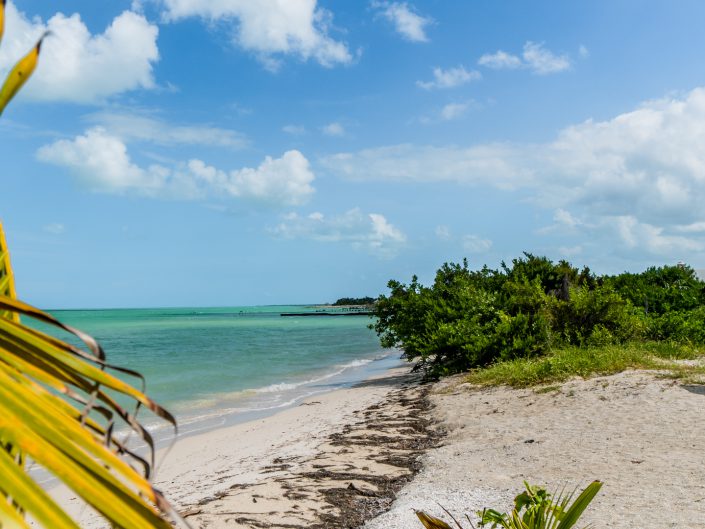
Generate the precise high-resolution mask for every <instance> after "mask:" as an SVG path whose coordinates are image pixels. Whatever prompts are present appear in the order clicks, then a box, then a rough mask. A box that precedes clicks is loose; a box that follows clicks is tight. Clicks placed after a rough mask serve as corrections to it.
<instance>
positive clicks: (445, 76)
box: [416, 66, 482, 90]
mask: <svg viewBox="0 0 705 529" xmlns="http://www.w3.org/2000/svg"><path fill="white" fill-rule="evenodd" d="M481 78H482V75H481V74H480V72H477V71H475V70H472V71H468V70H466V69H465V68H464V67H463V66H458V67H456V68H448V69H447V70H444V69H443V68H434V69H433V80H432V81H416V85H417V86H419V87H420V88H423V89H424V90H433V89H434V88H455V87H456V86H460V85H464V84H467V83H469V82H471V81H476V80H478V79H481Z"/></svg>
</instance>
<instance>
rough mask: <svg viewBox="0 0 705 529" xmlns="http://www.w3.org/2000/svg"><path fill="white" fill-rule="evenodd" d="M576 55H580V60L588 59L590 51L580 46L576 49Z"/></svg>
mask: <svg viewBox="0 0 705 529" xmlns="http://www.w3.org/2000/svg"><path fill="white" fill-rule="evenodd" d="M578 55H580V57H581V58H582V59H587V58H588V57H590V50H589V49H587V47H586V46H583V45H582V44H581V45H580V48H578Z"/></svg>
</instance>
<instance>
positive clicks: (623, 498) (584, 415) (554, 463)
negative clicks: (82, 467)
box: [74, 369, 705, 529]
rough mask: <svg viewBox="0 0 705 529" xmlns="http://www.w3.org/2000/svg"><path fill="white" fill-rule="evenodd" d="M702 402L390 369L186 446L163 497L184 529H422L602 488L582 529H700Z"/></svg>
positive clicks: (648, 384) (165, 478)
mask: <svg viewBox="0 0 705 529" xmlns="http://www.w3.org/2000/svg"><path fill="white" fill-rule="evenodd" d="M704 404H705V390H704V389H703V388H702V387H688V386H681V385H680V384H678V383H675V382H673V381H669V380H666V379H659V378H656V377H655V375H654V374H649V373H640V372H628V373H623V374H620V375H616V376H610V377H602V378H596V379H592V380H588V381H583V380H575V381H571V382H568V383H566V384H564V385H562V386H559V387H555V388H548V391H543V392H541V391H534V390H512V389H508V388H491V389H478V388H475V387H472V386H469V385H467V384H463V383H462V378H460V377H455V378H451V379H447V380H444V381H442V382H439V383H437V384H435V385H425V386H420V385H419V384H418V379H417V378H416V377H415V376H413V375H410V374H409V373H408V370H407V369H398V370H395V371H393V372H390V373H388V374H387V375H386V376H383V377H381V378H378V379H375V380H370V381H368V382H366V383H363V384H361V385H360V386H358V387H355V388H350V389H345V390H339V391H334V392H331V393H328V394H324V395H320V396H317V397H315V398H313V399H310V400H308V401H306V402H304V403H303V404H301V405H300V406H298V407H296V408H292V409H289V410H286V411H283V412H281V413H279V414H277V415H274V416H271V417H267V418H264V419H261V420H258V421H253V422H249V423H245V424H241V425H237V426H232V427H229V428H224V429H219V430H215V431H212V432H207V433H204V434H199V435H195V436H192V437H187V438H184V439H182V440H180V441H179V443H178V444H177V446H176V448H175V449H174V450H173V451H172V452H171V453H170V454H169V457H168V458H167V460H166V463H165V464H164V465H163V467H162V468H161V470H160V474H159V476H158V479H157V486H158V487H160V488H161V489H162V490H163V491H165V492H166V493H167V495H168V496H169V498H170V499H171V500H172V501H173V502H174V503H175V504H176V505H177V506H178V507H179V509H180V510H181V511H182V512H184V513H185V514H187V520H188V521H189V523H190V524H191V525H192V526H193V527H194V528H215V529H218V528H224V527H227V528H240V527H250V528H258V527H290V528H299V527H301V528H303V527H306V528H314V529H316V528H317V529H324V528H325V529H335V528H343V527H345V528H348V527H358V526H361V525H362V524H363V523H364V522H365V520H370V521H368V522H367V524H366V525H365V527H366V528H367V529H397V528H399V529H401V528H404V529H413V528H418V529H421V525H420V524H419V523H418V521H417V520H416V518H415V515H414V512H413V511H414V509H423V510H426V511H428V512H429V513H431V514H434V515H436V516H441V515H443V512H442V510H441V509H440V507H439V504H440V505H443V506H444V507H446V508H447V509H449V510H450V511H451V512H452V513H453V514H454V515H456V517H458V518H459V519H464V515H465V514H466V513H468V514H471V516H472V513H473V512H474V511H475V510H478V509H481V508H482V507H494V508H499V509H508V508H509V507H510V505H511V502H512V499H513V497H514V496H515V495H516V494H517V493H518V492H519V491H520V489H521V486H522V481H523V480H527V481H529V482H531V483H534V484H542V485H546V486H547V487H548V488H549V490H555V489H559V488H561V487H563V486H564V485H567V486H568V487H570V488H572V487H574V486H576V485H580V486H584V485H586V484H587V483H589V481H591V480H593V479H600V480H602V481H604V483H605V485H604V487H603V489H602V491H601V492H600V494H599V495H598V497H597V499H596V500H595V502H593V504H592V505H591V507H590V508H589V509H588V511H587V512H586V514H585V516H584V523H585V524H586V523H589V522H591V523H593V524H594V526H595V527H596V528H601V527H615V528H616V527H619V528H627V527H628V528H632V527H633V528H644V529H649V528H654V529H656V528H659V529H662V528H664V527H678V528H705V406H704ZM431 418H433V421H434V423H433V424H432V423H431V421H430V419H431ZM441 432H445V433H446V435H445V436H444V437H443V436H440V433H441ZM419 469H421V470H420V472H419V473H417V471H419ZM74 503H75V502H74ZM390 508H391V510H389V511H388V512H386V513H385V511H387V510H388V509H390ZM75 512H76V510H75V507H74V513H75ZM380 514H381V515H380ZM377 515H379V516H377ZM375 516H377V517H376V518H375V519H372V518H373V517H375ZM89 518H90V515H89V513H85V512H84V513H83V519H84V522H83V523H84V524H85V527H99V525H96V524H95V522H88V523H86V522H85V520H87V519H89ZM473 520H475V518H474V517H473ZM581 527H582V525H581Z"/></svg>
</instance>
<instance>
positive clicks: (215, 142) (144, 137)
mask: <svg viewBox="0 0 705 529" xmlns="http://www.w3.org/2000/svg"><path fill="white" fill-rule="evenodd" d="M88 120H89V121H91V122H93V123H96V124H99V125H100V126H102V127H104V128H105V129H106V130H108V131H110V133H111V134H114V135H116V136H119V137H120V138H122V139H123V140H127V141H130V140H137V141H148V142H151V143H155V144H158V145H168V146H171V145H206V146H212V147H229V148H233V149H242V148H244V147H246V146H247V145H248V144H249V142H248V140H247V138H246V137H245V135H244V134H242V133H240V132H237V131H234V130H230V129H222V128H219V127H213V126H210V125H175V124H172V123H168V122H166V121H163V120H160V119H157V118H154V117H148V116H146V115H138V114H136V113H132V112H127V113H117V112H98V113H95V114H91V115H89V116H88Z"/></svg>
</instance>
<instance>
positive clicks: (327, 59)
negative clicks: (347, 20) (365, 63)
mask: <svg viewBox="0 0 705 529" xmlns="http://www.w3.org/2000/svg"><path fill="white" fill-rule="evenodd" d="M163 4H164V7H165V9H166V11H165V18H166V19H168V20H172V21H177V20H181V19H184V18H189V17H199V18H202V19H205V20H207V21H216V20H223V21H226V22H232V23H233V29H234V40H235V42H236V43H237V44H238V45H239V46H241V47H242V48H243V49H245V50H248V51H251V52H253V53H255V54H256V55H257V56H258V57H259V58H260V59H261V60H262V61H263V62H264V64H265V65H266V66H267V67H268V68H270V69H276V68H277V67H278V66H279V63H280V57H281V56H282V55H294V56H296V57H298V58H300V59H302V60H309V59H313V60H315V61H317V62H318V63H320V64H321V65H323V66H334V65H336V64H347V63H350V62H351V61H352V55H351V54H350V51H349V50H348V47H347V45H346V44H344V43H342V42H338V41H336V40H334V39H333V38H331V37H330V36H329V34H328V32H329V29H330V26H331V21H332V15H331V13H330V12H329V11H327V10H325V9H323V8H317V7H316V4H317V0H259V1H257V2H253V1H251V0H163Z"/></svg>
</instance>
